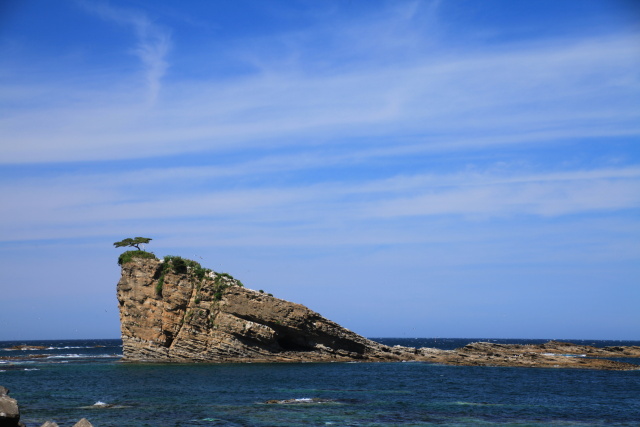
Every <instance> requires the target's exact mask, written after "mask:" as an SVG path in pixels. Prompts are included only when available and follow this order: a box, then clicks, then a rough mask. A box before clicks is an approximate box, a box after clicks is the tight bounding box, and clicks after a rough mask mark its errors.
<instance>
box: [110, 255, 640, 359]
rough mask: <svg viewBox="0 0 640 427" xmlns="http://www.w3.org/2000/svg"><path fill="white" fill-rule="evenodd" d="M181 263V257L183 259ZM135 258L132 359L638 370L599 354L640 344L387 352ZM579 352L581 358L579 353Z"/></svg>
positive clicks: (249, 294) (286, 309)
mask: <svg viewBox="0 0 640 427" xmlns="http://www.w3.org/2000/svg"><path fill="white" fill-rule="evenodd" d="M178 261H180V260H178ZM181 262H182V261H180V262H174V261H171V260H169V261H167V262H163V261H158V260H156V259H148V258H146V259H141V258H134V259H133V260H132V261H130V262H127V263H125V264H124V265H123V266H122V277H121V278H120V281H119V282H118V301H119V303H120V322H121V329H122V341H123V353H124V359H123V360H125V361H145V362H300V361H307V362H310V361H311V362H324V361H351V360H360V361H399V360H407V361H425V362H432V363H444V364H449V365H465V366H517V367H547V368H583V369H585V368H586V369H611V370H631V369H633V370H636V369H639V368H640V366H638V365H632V364H628V363H622V362H617V361H612V360H606V359H601V357H638V356H640V348H638V347H608V348H605V349H597V348H594V347H588V346H576V345H574V344H571V343H559V342H555V341H550V342H548V343H546V344H542V345H538V346H530V345H501V344H494V343H473V344H469V345H467V346H465V347H463V348H460V349H457V350H440V349H435V348H426V347H424V348H420V349H416V348H410V347H400V346H394V347H389V346H386V345H383V344H379V343H377V342H374V341H371V340H368V339H366V338H364V337H362V336H360V335H358V334H356V333H354V332H351V331H350V330H348V329H345V328H343V327H341V326H340V325H338V324H336V323H334V322H332V321H330V320H327V319H325V318H324V317H322V316H320V315H319V314H318V313H316V312H314V311H311V310H309V309H308V308H307V307H304V306H302V305H300V304H295V303H291V302H288V301H284V300H281V299H278V298H274V297H272V296H270V295H267V294H264V293H261V292H257V291H254V290H251V289H246V288H244V287H243V286H241V284H240V283H239V282H238V281H236V280H235V279H233V278H232V277H231V276H229V275H225V274H218V273H215V272H212V271H210V270H203V269H202V268H201V267H200V266H199V265H197V264H196V263H193V262H191V264H189V263H187V265H185V264H180V263H181ZM572 355H578V356H579V357H571V356H572Z"/></svg>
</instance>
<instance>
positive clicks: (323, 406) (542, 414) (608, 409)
mask: <svg viewBox="0 0 640 427" xmlns="http://www.w3.org/2000/svg"><path fill="white" fill-rule="evenodd" d="M376 340H377V341H379V342H383V343H385V344H389V345H396V344H399V345H406V346H417V347H421V346H428V347H437V348H443V349H452V348H457V347H461V346H464V345H465V344H467V343H469V342H473V341H493V342H498V343H541V342H546V341H547V340H488V339H400V338H398V339H394V338H393V339H392V338H385V339H382V338H379V339H376ZM572 342H576V343H580V344H589V345H595V346H599V347H602V346H607V345H640V341H592V340H589V341H580V340H572ZM17 344H28V345H33V346H45V347H46V349H40V350H6V349H7V348H9V347H12V346H14V345H17ZM121 353H122V347H121V342H120V341H119V340H73V341H64V340H58V341H31V342H7V341H5V342H0V357H6V356H12V359H0V385H4V386H5V387H7V388H9V389H10V390H11V396H12V397H14V398H16V399H18V402H19V404H20V409H21V412H22V414H23V415H22V421H23V422H24V423H25V424H26V425H27V426H28V427H32V426H40V425H41V424H42V423H44V422H45V421H46V420H55V421H56V422H57V423H58V424H59V425H60V427H67V426H72V425H73V424H74V423H75V422H76V421H78V420H79V419H80V418H82V417H85V418H87V419H89V420H90V421H91V422H92V423H93V425H94V426H96V427H100V426H122V427H127V426H136V427H139V426H430V425H449V426H474V425H478V426H493V425H497V426H548V425H557V426H604V425H607V426H639V425H640V360H638V359H627V360H626V361H629V362H632V363H636V364H639V370H637V371H620V372H618V371H596V370H582V369H528V368H500V367H462V366H442V365H435V364H429V363H420V362H406V363H293V364H130V363H122V362H120V361H119V359H120V357H121ZM36 354H37V355H39V357H37V358H33V357H32V356H33V355H36ZM269 400H283V401H285V400H286V401H289V402H290V403H286V404H267V403H266V402H267V401H269Z"/></svg>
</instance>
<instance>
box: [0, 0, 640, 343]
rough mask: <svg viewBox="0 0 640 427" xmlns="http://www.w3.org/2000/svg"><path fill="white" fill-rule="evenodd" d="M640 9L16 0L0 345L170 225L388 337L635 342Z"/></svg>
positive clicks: (156, 247) (11, 17) (7, 13)
mask: <svg viewBox="0 0 640 427" xmlns="http://www.w3.org/2000/svg"><path fill="white" fill-rule="evenodd" d="M639 70H640V6H638V3H637V2H634V1H623V0H620V1H616V0H611V1H590V0H575V1H563V2H558V1H544V0H535V1H534V0H531V1H525V0H523V1H518V2H513V1H510V0H489V1H482V2H478V1H465V0H458V1H302V0H301V1H275V0H274V1H269V2H258V1H234V2H211V1H190V2H181V3H180V4H178V3H177V2H171V1H150V0H136V1H127V2H124V1H90V0H78V1H60V2H55V4H54V3H53V2H45V1H35V0H33V1H20V2H18V1H10V2H3V3H2V6H0V141H1V144H2V151H1V153H2V154H1V155H0V196H1V197H2V203H1V204H0V220H1V221H0V227H1V230H2V231H1V232H0V238H1V242H0V287H1V289H0V294H1V295H2V296H1V302H0V304H1V305H2V309H1V310H0V340H14V339H24V340H27V339H47V338H52V339H54V338H116V337H118V336H119V321H118V312H117V302H116V298H115V286H116V283H117V281H118V279H119V267H118V266H117V265H116V259H117V256H118V254H119V252H120V250H117V249H114V248H113V245H112V243H113V242H115V241H118V240H121V239H123V238H125V237H134V236H146V237H151V238H153V239H154V240H153V241H152V242H151V244H150V245H149V246H148V249H149V250H151V251H153V252H155V253H156V254H157V255H158V256H164V255H169V254H171V255H181V256H184V257H187V258H193V259H196V260H198V261H200V262H201V263H202V264H203V265H204V266H206V267H210V268H213V269H215V270H216V271H225V272H229V273H231V274H233V275H234V276H235V277H237V278H239V279H241V280H242V281H243V282H244V283H245V284H246V285H247V286H248V287H251V288H254V289H264V290H265V291H267V292H271V293H273V294H274V295H275V296H278V297H281V298H284V299H287V300H291V301H295V302H299V303H302V304H305V305H307V306H309V307H310V308H312V309H314V310H316V311H318V312H319V313H321V314H322V315H324V316H326V317H328V318H330V319H332V320H335V321H337V322H338V323H341V324H342V325H344V326H346V327H348V328H350V329H352V330H354V331H356V332H358V333H360V334H362V335H365V336H369V337H383V336H386V337H496V338H500V337H521V338H559V339H570V338H580V339H582V338H584V339H640V335H638V331H640V315H639V314H638V304H639V303H640V290H639V286H638V285H639V284H640V215H639V214H640V148H639V144H640V71H639Z"/></svg>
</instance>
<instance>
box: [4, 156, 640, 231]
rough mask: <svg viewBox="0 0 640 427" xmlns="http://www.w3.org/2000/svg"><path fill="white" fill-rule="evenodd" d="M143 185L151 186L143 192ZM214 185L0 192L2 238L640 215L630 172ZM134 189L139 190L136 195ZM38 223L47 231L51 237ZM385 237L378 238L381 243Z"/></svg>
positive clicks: (639, 180) (636, 179) (107, 184)
mask: <svg viewBox="0 0 640 427" xmlns="http://www.w3.org/2000/svg"><path fill="white" fill-rule="evenodd" d="M237 167H238V171H244V172H243V173H244V175H243V176H238V178H246V177H248V176H250V175H251V174H252V173H254V174H256V175H257V176H258V177H259V176H269V175H272V174H276V173H282V172H283V170H279V171H275V170H271V171H267V170H266V169H265V170H262V171H255V170H252V168H243V165H237ZM140 176H146V177H147V178H148V179H149V180H148V181H147V182H146V183H144V182H143V183H142V184H141V183H139V182H138V181H139V178H138V177H140ZM203 178H207V179H209V180H211V181H210V182H207V183H206V185H205V186H204V187H202V188H200V189H199V190H198V191H197V192H196V191H195V190H194V189H193V188H192V189H191V190H190V191H188V192H186V193H185V192H184V191H182V190H181V189H182V188H185V187H188V186H189V184H190V183H192V182H193V180H194V179H203ZM217 178H218V174H217V173H216V171H215V169H211V168H194V169H182V168H178V169H175V170H171V169H169V170H164V169H157V170H146V171H143V172H140V173H139V174H138V173H134V174H131V173H125V174H122V175H118V174H116V173H112V174H111V175H110V176H106V175H104V176H103V175H100V174H95V175H94V174H85V175H84V176H75V177H73V178H71V177H70V178H55V179H50V178H46V179H34V178H32V179H28V180H25V181H23V182H13V183H12V184H11V185H5V186H4V187H2V188H0V191H1V192H2V193H3V194H4V195H5V196H4V200H5V202H6V203H4V204H3V206H2V208H0V216H1V217H2V218H3V224H2V228H3V232H2V233H1V234H2V235H3V236H4V237H3V238H4V240H5V241H6V240H14V239H28V238H29V237H28V236H29V235H30V234H32V233H33V230H37V231H35V234H36V235H40V236H42V235H44V234H46V235H49V236H51V237H53V236H57V237H62V236H64V235H66V234H67V233H68V232H69V230H68V229H69V228H77V232H78V233H80V234H81V235H82V234H87V233H88V234H93V233H97V234H101V232H100V231H99V229H100V228H101V227H102V225H101V224H103V223H104V222H105V221H108V222H110V223H121V224H124V223H126V222H130V221H149V222H152V223H156V224H164V226H163V228H166V229H173V230H179V229H181V228H182V227H189V226H188V225H187V224H185V223H187V222H189V221H192V220H203V221H214V222H217V223H219V224H224V226H225V227H231V229H235V230H236V232H237V233H238V236H237V237H241V236H240V235H241V234H243V233H244V232H246V227H250V228H251V229H252V230H253V232H255V233H258V234H264V233H265V232H267V234H270V235H271V234H272V233H271V231H270V230H271V229H272V227H273V226H274V224H280V225H279V226H278V228H284V229H289V230H294V229H296V230H300V227H302V229H304V230H305V232H304V233H305V235H306V236H307V237H309V236H315V237H317V238H320V236H321V235H322V234H323V233H325V232H326V231H325V230H326V227H330V224H332V223H334V221H339V222H340V223H341V224H353V225H355V224H358V223H360V222H362V221H368V222H377V223H379V225H380V227H382V228H384V227H385V226H384V224H385V223H387V224H389V221H391V223H394V222H396V221H402V220H403V218H407V217H432V218H438V217H449V218H453V217H461V218H463V219H465V218H467V219H468V218H476V219H482V220H487V221H489V220H492V219H495V218H503V219H504V218H513V217H514V216H515V217H517V216H531V217H562V216H567V215H575V214H579V215H586V214H594V213H603V214H606V213H607V212H614V211H620V210H623V211H624V210H632V209H639V208H640V169H638V168H633V167H632V168H621V169H593V170H579V171H564V172H551V173H522V172H517V171H514V170H511V171H507V172H505V171H501V172H496V171H491V170H486V171H477V170H476V171H461V172H457V173H439V174H435V173H420V174H414V175H405V176H402V175H399V176H393V177H388V178H383V179H380V178H376V179H369V180H355V181H352V182H341V181H332V180H331V179H326V180H324V181H319V182H313V183H310V184H306V185H295V184H287V185H283V186H273V185H267V186H259V187H254V186H249V187H242V186H241V187H238V188H234V189H215V188H216V182H217V181H216V179H217ZM131 183H136V184H135V186H134V187H133V188H132V186H131ZM39 224H40V226H39ZM42 224H47V225H46V228H48V230H47V231H46V232H43V230H42V228H41V225H42ZM334 225H335V224H334ZM29 230H32V231H29ZM227 232H228V231H227ZM347 234H348V233H347ZM273 237H274V238H276V240H280V239H281V237H276V236H273ZM389 237H390V236H384V235H380V236H378V239H381V240H384V239H385V238H389ZM345 238H347V239H349V237H347V236H345ZM354 238H355V237H354ZM320 240H322V239H321V238H320ZM356 240H357V239H356ZM365 240H366V241H369V240H370V238H367V239H365ZM309 243H311V241H310V242H309ZM380 243H384V241H381V242H380Z"/></svg>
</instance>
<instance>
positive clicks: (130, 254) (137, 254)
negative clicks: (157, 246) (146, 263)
mask: <svg viewBox="0 0 640 427" xmlns="http://www.w3.org/2000/svg"><path fill="white" fill-rule="evenodd" d="M136 258H151V259H158V258H157V257H156V256H155V255H154V254H153V252H147V251H126V252H123V253H121V254H120V256H119V257H118V265H123V264H126V263H128V262H131V261H133V260H134V259H136Z"/></svg>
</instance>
